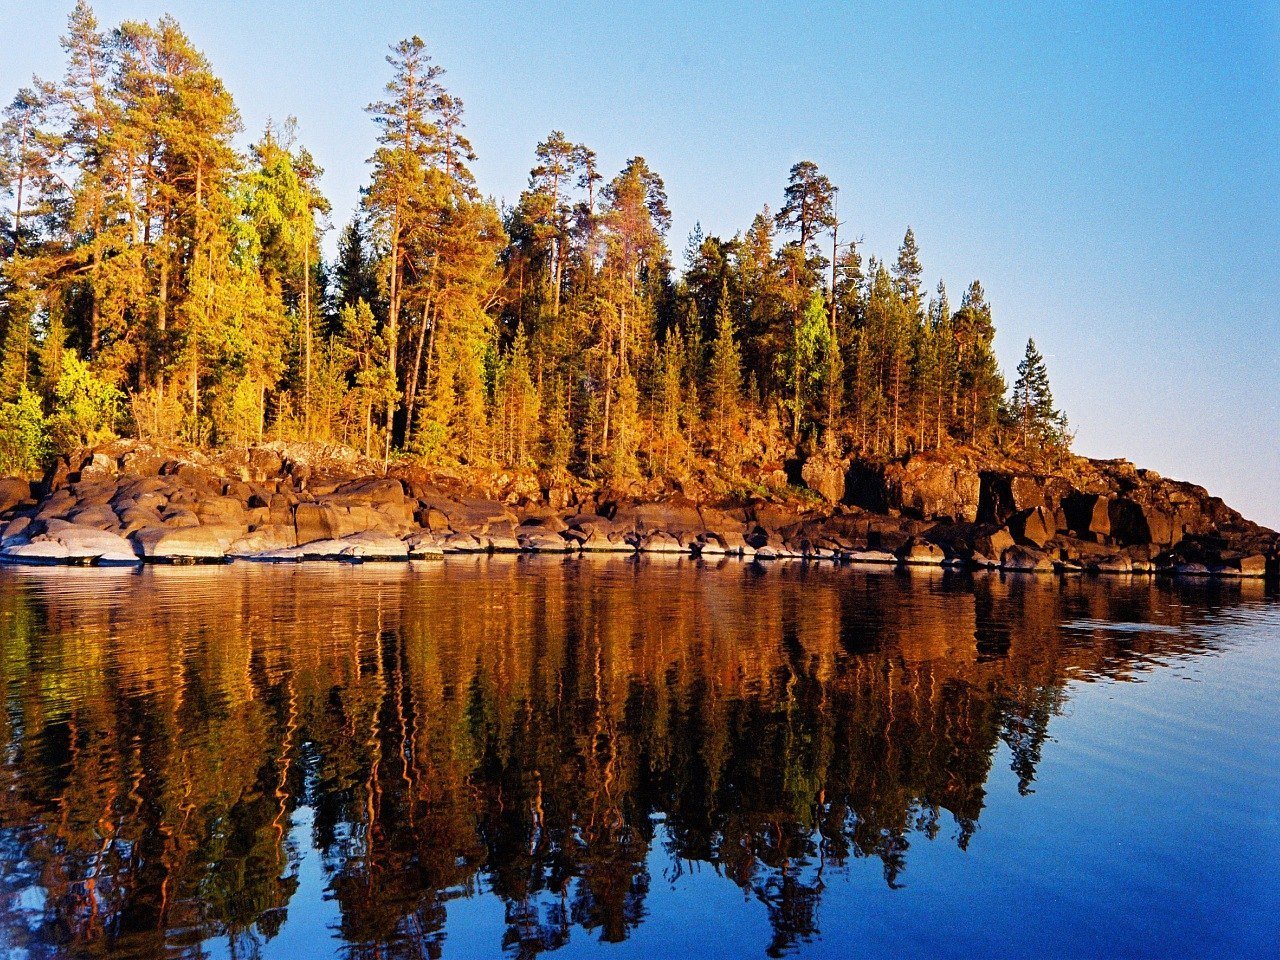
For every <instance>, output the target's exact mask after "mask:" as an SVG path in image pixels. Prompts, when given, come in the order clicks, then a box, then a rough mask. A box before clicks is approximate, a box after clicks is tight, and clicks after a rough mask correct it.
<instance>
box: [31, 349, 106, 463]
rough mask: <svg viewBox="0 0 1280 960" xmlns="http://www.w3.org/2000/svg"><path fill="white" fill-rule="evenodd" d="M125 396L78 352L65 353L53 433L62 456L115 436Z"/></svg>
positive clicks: (51, 428) (52, 420) (59, 380)
mask: <svg viewBox="0 0 1280 960" xmlns="http://www.w3.org/2000/svg"><path fill="white" fill-rule="evenodd" d="M123 400H124V395H123V394H122V393H121V392H120V390H119V389H118V388H117V387H116V386H115V385H113V384H112V383H110V382H109V381H108V380H106V379H104V378H103V377H101V376H100V375H98V374H96V373H95V372H94V371H93V370H92V369H91V368H90V366H89V364H87V363H86V362H85V361H84V360H82V359H80V358H79V357H78V356H76V353H75V351H74V350H64V351H63V352H62V374H61V375H60V376H59V377H58V386H57V389H56V390H55V392H54V405H53V414H52V416H50V417H49V433H50V436H51V437H52V439H53V445H54V447H55V449H56V450H58V451H59V452H61V453H70V452H72V451H74V450H78V449H82V448H85V447H92V446H94V445H95V444H99V443H102V442H103V441H105V440H109V439H111V438H112V437H113V436H115V427H116V422H117V420H118V419H119V417H120V408H121V404H122V402H123Z"/></svg>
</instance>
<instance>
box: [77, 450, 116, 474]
mask: <svg viewBox="0 0 1280 960" xmlns="http://www.w3.org/2000/svg"><path fill="white" fill-rule="evenodd" d="M115 475H116V461H115V460H114V459H112V458H111V457H109V456H107V455H106V454H105V453H93V454H90V455H89V456H88V457H86V458H85V460H84V462H83V463H82V464H81V465H80V479H81V480H104V479H109V478H111V477H114V476H115Z"/></svg>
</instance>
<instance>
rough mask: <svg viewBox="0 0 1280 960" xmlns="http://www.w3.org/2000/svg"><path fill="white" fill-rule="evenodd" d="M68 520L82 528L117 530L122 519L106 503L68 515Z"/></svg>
mask: <svg viewBox="0 0 1280 960" xmlns="http://www.w3.org/2000/svg"><path fill="white" fill-rule="evenodd" d="M67 519H68V520H70V521H71V522H72V523H74V524H76V525H78V526H81V527H93V528H94V529H95V530H116V529H118V528H119V526H120V518H119V517H117V516H116V512H115V511H114V510H112V509H111V508H110V507H109V506H107V505H106V504H104V503H94V504H90V505H89V506H87V507H82V508H80V509H78V510H72V511H71V512H70V513H68V514H67Z"/></svg>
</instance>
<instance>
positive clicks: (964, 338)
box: [0, 0, 1069, 490]
mask: <svg viewBox="0 0 1280 960" xmlns="http://www.w3.org/2000/svg"><path fill="white" fill-rule="evenodd" d="M62 46H63V49H64V51H65V68H64V70H63V72H62V73H61V75H60V76H56V77H54V78H52V79H48V80H35V81H33V82H32V84H31V85H30V86H28V87H26V88H24V89H21V90H19V91H17V92H16V95H14V96H13V98H12V100H11V101H10V102H9V103H8V106H7V107H6V108H5V111H4V115H3V131H2V133H0V338H2V343H3V358H2V364H3V369H2V372H0V472H5V471H9V472H14V471H29V472H30V471H35V470H37V469H39V468H40V466H41V464H42V463H44V462H46V461H47V459H48V458H49V457H50V456H53V455H56V454H58V453H65V452H67V451H70V450H73V449H80V448H83V447H88V446H92V445H93V444H95V443H98V442H101V441H102V440H104V439H108V438H110V437H112V436H117V435H118V436H132V437H137V438H139V439H142V440H148V441H155V442H158V443H169V444H182V445H188V446H193V447H208V446H228V445H248V444H250V443H256V442H260V441H263V440H266V439H281V440H287V441H305V442H311V443H318V444H327V445H345V446H347V447H350V448H353V449H355V450H358V451H360V452H361V453H363V454H365V455H367V456H369V457H372V458H376V459H379V460H382V461H384V462H387V461H391V460H396V459H407V460H411V461H414V462H419V463H422V464H424V465H436V466H441V467H454V468H457V467H471V468H479V469H501V470H505V471H524V470H530V471H532V470H537V471H551V472H568V473H571V474H573V475H576V476H577V477H580V478H585V479H588V480H599V481H601V482H606V483H609V484H614V485H620V484H621V485H625V484H627V483H631V482H635V481H644V480H662V481H665V480H674V481H677V482H690V481H693V482H699V483H701V484H702V485H704V486H706V487H707V488H710V489H716V488H719V489H724V490H730V489H735V488H742V487H743V485H744V484H749V483H750V482H751V480H750V477H751V476H752V473H751V471H752V469H754V468H755V467H758V466H759V465H760V464H762V463H766V462H770V461H773V462H777V461H780V460H782V459H785V458H787V457H793V456H796V455H800V456H812V455H814V454H815V453H824V454H825V453H830V454H833V455H837V456H840V457H850V456H854V457H863V458H869V459H875V458H891V457H897V456H901V455H904V454H907V453H912V452H918V451H922V450H932V449H936V448H946V447H950V446H956V445H967V446H971V447H976V448H988V449H1002V450H1007V451H1009V452H1011V453H1015V454H1018V455H1023V454H1025V455H1028V456H1041V455H1043V454H1052V453H1053V451H1061V450H1065V448H1066V446H1067V444H1068V441H1069V434H1068V430H1067V425H1066V421H1065V419H1064V418H1063V417H1062V415H1061V413H1060V412H1059V411H1058V410H1057V409H1055V407H1054V403H1053V398H1052V395H1051V392H1050V388H1049V382H1048V375H1047V373H1046V371H1045V364H1044V360H1043V358H1042V357H1041V356H1040V355H1039V353H1038V352H1037V351H1036V349H1035V347H1034V344H1028V346H1027V353H1026V357H1025V360H1024V362H1023V364H1022V365H1021V366H1020V367H1019V371H1018V374H1019V376H1018V380H1017V383H1016V384H1015V385H1014V386H1013V388H1010V387H1008V385H1007V384H1006V381H1005V379H1004V378H1003V376H1002V374H1001V371H1000V369H999V368H998V365H997V362H996V358H995V353H994V352H993V339H994V336H995V326H994V321H993V310H992V306H991V304H990V303H989V302H988V300H987V296H986V294H985V292H984V290H983V287H982V284H981V283H980V282H979V281H977V280H972V281H970V282H966V283H964V284H962V285H959V286H958V287H956V288H954V290H955V291H956V292H950V293H949V291H948V288H947V287H946V286H945V285H944V284H943V283H941V282H938V283H936V285H935V284H934V281H933V280H932V278H929V279H926V271H925V269H924V267H923V264H922V254H921V251H920V249H919V248H918V246H917V242H916V238H915V236H914V234H913V232H912V231H911V229H909V228H907V229H906V230H905V234H904V236H903V239H902V243H901V246H900V247H899V248H898V249H897V250H896V251H885V252H880V253H876V252H872V251H869V250H864V249H862V247H861V244H860V243H859V242H857V241H855V240H854V239H852V238H855V237H857V236H858V223H857V219H856V210H855V209H853V205H851V204H847V205H843V206H841V205H838V204H837V196H838V192H839V188H838V186H837V185H836V184H834V183H832V182H831V181H830V180H829V179H828V177H827V176H826V175H824V173H823V172H822V170H821V169H820V168H819V167H818V166H817V165H816V164H814V163H812V162H809V161H807V160H800V161H799V162H797V163H795V164H794V166H792V167H791V169H790V171H789V172H788V171H785V170H783V171H779V178H778V181H779V182H778V193H777V195H776V196H774V197H762V198H761V203H762V205H761V208H760V212H759V213H758V214H756V215H755V217H754V218H753V219H752V220H751V222H750V223H745V224H743V225H742V226H741V229H739V230H738V231H737V232H735V233H734V234H733V235H732V236H714V235H710V234H707V235H704V234H703V233H702V232H701V230H696V231H695V232H694V234H693V236H691V237H690V238H689V239H688V241H687V243H684V244H683V245H682V246H681V247H680V248H678V249H673V244H676V241H674V240H673V239H672V238H670V237H669V236H668V231H669V227H670V224H671V212H670V210H669V207H668V199H667V195H666V192H665V190H664V186H663V181H662V176H661V173H660V172H659V171H658V170H656V169H654V168H653V167H652V166H651V165H650V164H649V163H648V162H647V161H646V160H645V159H644V157H642V156H634V157H632V158H631V159H629V160H627V161H626V163H625V165H624V166H623V167H622V169H621V170H617V171H615V170H609V169H602V168H601V165H600V163H599V162H598V159H597V156H596V154H595V153H594V152H593V150H592V149H591V146H590V145H589V144H585V143H578V142H575V141H574V140H573V139H572V138H571V137H569V136H567V135H566V134H565V133H562V132H560V131H558V130H553V131H551V132H550V133H548V134H547V136H546V138H545V139H544V140H542V142H540V143H538V144H537V145H536V146H535V147H534V148H533V149H532V152H531V156H530V172H529V179H528V185H527V188H526V189H525V190H524V191H523V192H522V193H521V194H520V195H519V196H518V197H516V198H514V199H512V200H510V201H509V202H499V201H498V200H495V199H492V198H490V197H488V196H487V195H486V194H485V192H484V188H483V185H482V184H479V183H477V182H476V180H475V178H474V176H473V174H472V171H471V164H472V162H473V161H474V160H475V159H476V158H475V155H474V152H473V149H472V146H471V144H470V142H469V141H468V138H467V133H466V124H465V114H464V109H463V104H462V102H461V100H460V99H459V98H457V97H456V96H454V95H453V94H452V93H450V90H449V87H448V83H447V78H446V74H445V71H444V69H443V68H442V67H441V66H440V65H439V64H437V63H436V62H435V61H434V60H433V59H432V56H431V54H430V51H429V49H428V47H427V45H426V44H424V42H423V41H422V40H420V39H419V38H417V37H412V38H410V39H407V40H403V41H401V42H399V43H396V44H395V45H394V46H393V47H391V49H390V54H389V56H388V57H387V58H386V63H385V64H379V63H370V64H369V70H370V71H379V70H380V71H381V72H382V74H383V75H385V78H386V86H385V94H384V96H383V97H382V99H380V100H378V101H377V102H375V103H372V104H370V105H369V107H368V118H367V121H365V122H364V125H363V127H362V128H361V129H359V130H353V131H352V136H353V137H360V136H364V137H367V140H368V144H369V152H368V156H369V162H368V179H367V183H366V184H365V185H364V187H363V189H362V197H361V203H360V205H359V208H358V209H357V210H355V211H354V213H353V215H351V216H350V218H349V219H347V216H346V214H345V213H343V214H341V216H340V215H339V212H338V211H334V210H332V209H331V207H330V204H329V202H328V201H327V200H326V199H325V197H324V196H323V194H322V193H321V191H320V189H319V181H320V177H321V173H322V170H321V166H320V163H319V161H318V158H316V157H315V156H313V155H312V154H311V153H310V152H309V151H308V149H307V147H306V145H305V142H304V135H303V132H302V131H299V130H297V129H296V125H295V124H294V123H293V122H292V121H285V122H282V123H273V124H270V125H269V126H268V127H267V129H265V130H261V131H258V132H256V133H252V132H249V131H246V130H244V129H243V126H242V124H241V121H240V119H239V117H238V115H237V110H236V104H235V100H234V98H233V96H232V92H231V91H229V90H228V89H227V88H226V87H225V86H224V85H223V83H222V82H221V81H220V80H219V78H218V75H217V73H216V71H215V67H214V65H213V64H211V63H210V62H209V61H208V60H207V59H206V58H205V56H203V55H202V54H201V52H200V51H199V49H198V47H197V45H196V43H195V42H194V41H193V40H192V39H191V38H189V37H188V36H187V35H186V34H184V32H183V31H182V29H181V27H180V26H179V24H178V23H177V22H176V21H174V20H173V19H171V18H168V17H165V18H161V19H159V20H158V21H156V22H154V23H145V22H125V23H121V24H119V25H118V26H115V27H113V28H107V27H104V25H102V24H100V23H99V22H98V21H97V19H96V18H95V15H94V13H93V12H92V10H91V8H90V6H89V5H88V4H87V3H86V2H84V0H81V2H79V3H78V4H77V5H76V7H75V9H74V11H73V12H72V13H71V15H70V18H69V22H68V25H67V28H66V32H65V36H64V37H63V39H62ZM281 106H282V107H287V105H281ZM708 186H709V187H710V186H712V185H708ZM845 209H848V214H847V216H846V219H843V220H842V219H839V217H838V216H837V212H838V210H839V211H840V213H841V215H845V214H844V211H845ZM339 220H341V221H343V222H341V224H340V225H339V223H338V221H339ZM328 230H336V231H337V241H336V256H334V257H332V258H326V256H325V253H324V248H325V245H324V242H323V241H324V235H325V232H326V231H328ZM331 245H332V241H331ZM957 292H958V296H957V295H956V293H957Z"/></svg>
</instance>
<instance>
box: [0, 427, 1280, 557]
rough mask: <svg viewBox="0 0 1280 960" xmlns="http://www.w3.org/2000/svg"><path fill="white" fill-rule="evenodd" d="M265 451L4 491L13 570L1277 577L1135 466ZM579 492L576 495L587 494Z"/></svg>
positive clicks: (1263, 553)
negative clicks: (670, 461)
mask: <svg viewBox="0 0 1280 960" xmlns="http://www.w3.org/2000/svg"><path fill="white" fill-rule="evenodd" d="M301 453H302V451H300V450H293V449H291V450H284V451H281V450H275V449H271V448H254V449H252V450H250V451H248V453H247V454H242V455H241V457H242V459H240V460H239V461H238V462H235V463H231V464H228V463H227V462H224V461H219V460H217V459H213V458H208V457H203V456H201V455H198V454H181V455H176V454H175V453H174V452H173V451H157V450H152V449H150V448H146V447H145V445H141V444H133V443H124V442H122V443H118V444H115V445H113V446H111V447H106V448H102V449H99V450H96V451H93V452H92V453H91V454H89V455H87V456H86V457H84V458H82V459H81V461H80V462H79V463H78V464H76V465H75V469H73V468H72V464H69V463H63V464H61V465H60V466H59V468H57V469H55V470H53V471H51V472H50V474H49V475H48V476H47V477H46V478H45V479H44V481H43V482H42V483H38V484H34V485H33V484H31V483H30V482H28V481H27V480H24V479H20V478H8V479H0V562H10V563H45V564H47V563H80V564H96V563H138V562H143V561H147V562H171V563H183V562H225V561H226V560H264V561H275V562H282V561H290V562H296V561H305V560H315V559H325V560H341V561H346V562H365V561H371V560H410V559H422V558H433V557H442V556H447V555H449V554H458V553H482V552H491V551H492V552H523V553H550V554H570V553H579V552H593V551H611V552H612V551H616V552H626V553H637V552H639V553H651V554H678V555H695V556H702V557H707V558H719V557H725V556H738V557H747V558H750V557H754V558H756V559H758V560H761V561H767V560H788V559H805V560H828V561H835V562H852V563H880V564H905V565H909V566H946V567H971V568H975V569H982V568H986V567H989V566H990V567H1000V568H1001V569H1003V570H1006V571H1009V572H1018V573H1023V572H1028V573H1041V572H1048V571H1058V572H1062V573H1073V572H1086V571H1087V572H1093V573H1105V574H1125V575H1135V574H1149V573H1160V574H1168V575H1175V576H1217V577H1263V576H1268V575H1270V576H1274V575H1275V574H1276V567H1277V559H1278V556H1280V537H1278V536H1277V534H1276V533H1275V532H1274V531H1271V530H1268V529H1266V528H1264V527H1260V526H1258V525H1257V524H1253V523H1250V522H1249V521H1247V520H1245V519H1244V518H1243V517H1241V516H1240V514H1238V513H1236V512H1235V511H1234V510H1231V509H1230V508H1229V507H1227V506H1226V505H1225V504H1223V503H1222V501H1221V500H1219V499H1218V498H1216V497H1212V496H1210V495H1209V493H1208V492H1207V491H1205V490H1204V489H1203V488H1202V487H1197V486H1195V485H1193V484H1189V483H1181V482H1178V481H1173V480H1167V479H1165V478H1163V477H1160V476H1158V475H1157V474H1155V473H1153V472H1151V471H1146V470H1139V469H1137V468H1135V467H1133V465H1132V464H1129V463H1127V462H1124V461H1088V460H1083V459H1076V460H1074V461H1071V462H1070V463H1069V464H1067V466H1066V467H1065V468H1064V469H1063V470H1061V471H1059V472H1056V473H1037V472H1035V471H1034V470H1031V469H1029V468H1028V467H1027V466H1026V465H1025V464H1019V463H1015V462H1010V461H1004V460H999V461H994V462H993V461H991V460H983V459H982V458H981V457H980V456H979V455H977V454H976V453H974V452H973V451H960V452H956V453H955V454H954V455H949V456H942V455H940V454H937V453H932V454H929V455H927V456H923V455H922V456H911V457H905V458H902V459H900V460H896V461H891V462H888V463H867V462H854V463H852V464H847V465H846V464H845V463H843V462H841V461H838V460H836V459H834V458H833V457H831V456H830V455H823V456H822V457H819V458H815V459H813V460H811V461H810V462H808V463H806V464H803V465H800V469H799V474H798V476H799V478H800V479H801V480H803V481H804V483H805V484H807V485H808V486H809V487H810V488H811V489H812V490H813V491H814V492H815V493H817V494H818V495H819V498H820V500H815V499H814V498H812V497H808V498H805V497H796V498H783V499H768V498H746V499H739V500H728V501H725V500H721V501H709V500H703V499H699V498H697V497H694V496H691V495H688V494H685V493H681V492H677V493H672V492H670V491H669V490H668V491H665V492H663V493H660V494H658V495H651V496H640V495H634V494H620V493H617V492H610V491H607V490H602V489H599V488H596V487H593V486H591V485H589V484H585V483H579V482H576V481H572V478H566V477H559V478H556V479H555V480H554V482H552V481H547V482H543V481H540V480H537V479H536V478H528V477H506V476H503V477H500V478H497V479H496V480H492V481H491V482H481V481H477V480H476V479H475V478H472V479H470V480H468V479H464V478H463V477H461V476H458V475H454V474H449V473H447V472H443V471H442V472H439V473H436V474H429V473H426V472H424V471H422V470H420V469H418V468H404V469H399V468H396V469H393V470H392V471H390V472H389V473H388V474H386V475H383V474H382V473H381V471H380V470H379V469H378V466H377V465H374V464H369V463H359V462H354V463H353V462H347V461H337V462H334V461H318V462H306V461H304V460H303V459H302V457H301ZM575 484H576V485H575Z"/></svg>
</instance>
